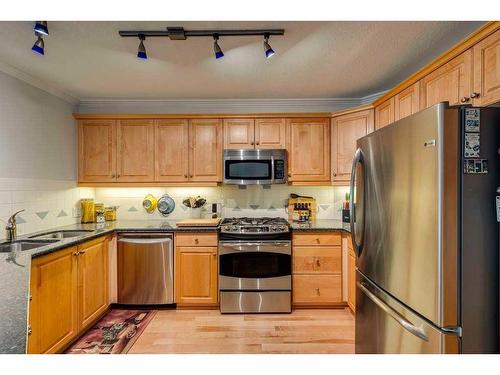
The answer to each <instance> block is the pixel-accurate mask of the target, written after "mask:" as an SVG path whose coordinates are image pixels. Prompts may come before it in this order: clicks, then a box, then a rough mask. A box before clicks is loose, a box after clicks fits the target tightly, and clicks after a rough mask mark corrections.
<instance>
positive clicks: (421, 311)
mask: <svg viewBox="0 0 500 375" xmlns="http://www.w3.org/2000/svg"><path fill="white" fill-rule="evenodd" d="M357 147H358V148H357V151H356V155H355V157H354V161H353V174H352V180H351V231H352V232H353V236H352V238H353V246H354V248H355V251H356V253H357V259H356V269H357V275H356V286H357V288H356V353H498V351H499V272H498V269H499V254H498V253H499V224H498V222H497V216H496V209H498V208H496V206H495V201H496V200H497V201H498V199H497V198H496V195H497V188H498V187H499V186H500V160H499V159H500V155H499V152H500V149H499V148H500V108H484V109H476V108H450V107H448V105H447V104H446V103H440V104H437V105H435V106H433V107H430V108H428V109H425V110H423V111H421V112H419V113H417V114H415V115H412V116H409V117H407V118H404V119H402V120H399V121H397V122H395V123H393V124H391V125H389V126H387V127H384V128H382V129H380V130H377V131H375V132H373V133H371V134H369V135H367V136H365V137H363V138H361V139H359V140H358V142H357ZM499 193H500V191H499ZM497 204H498V203H497Z"/></svg>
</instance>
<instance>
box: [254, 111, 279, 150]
mask: <svg viewBox="0 0 500 375" xmlns="http://www.w3.org/2000/svg"><path fill="white" fill-rule="evenodd" d="M285 129H286V127H285V119H283V118H268V119H266V118H259V119H256V120H255V148H257V149H267V148H286V142H285V134H286V131H285Z"/></svg>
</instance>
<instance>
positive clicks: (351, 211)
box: [349, 148, 365, 256]
mask: <svg viewBox="0 0 500 375" xmlns="http://www.w3.org/2000/svg"><path fill="white" fill-rule="evenodd" d="M358 163H360V164H363V153H362V152H361V149H360V148H358V149H357V150H356V153H355V154H354V159H353V160H352V170H351V183H350V189H349V224H350V229H351V240H352V246H353V247H354V250H356V254H358V256H360V254H361V251H363V237H364V236H365V233H364V232H365V228H364V218H363V221H362V227H363V228H362V229H363V231H362V232H361V236H360V237H361V242H360V243H359V244H358V243H357V242H356V232H355V225H354V215H355V212H354V188H355V183H356V165H357V164H358ZM363 173H364V169H363ZM363 183H364V176H363ZM362 199H363V200H364V196H363V197H362ZM364 206H365V204H364V202H363V205H362V207H363V209H364Z"/></svg>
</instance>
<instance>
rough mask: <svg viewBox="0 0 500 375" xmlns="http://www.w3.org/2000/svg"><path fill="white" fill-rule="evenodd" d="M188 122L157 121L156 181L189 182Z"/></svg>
mask: <svg viewBox="0 0 500 375" xmlns="http://www.w3.org/2000/svg"><path fill="white" fill-rule="evenodd" d="M188 129H189V122H188V120H157V121H156V124H155V181H159V182H184V181H188V180H189V176H188V175H189V163H188V158H189V136H188V133H189V130H188Z"/></svg>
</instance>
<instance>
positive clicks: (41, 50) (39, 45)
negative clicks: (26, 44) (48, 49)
mask: <svg viewBox="0 0 500 375" xmlns="http://www.w3.org/2000/svg"><path fill="white" fill-rule="evenodd" d="M35 36H36V42H35V44H33V47H31V50H32V51H33V52H35V53H38V54H39V55H44V54H45V43H44V41H43V38H42V35H41V34H40V33H38V32H35Z"/></svg>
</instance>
